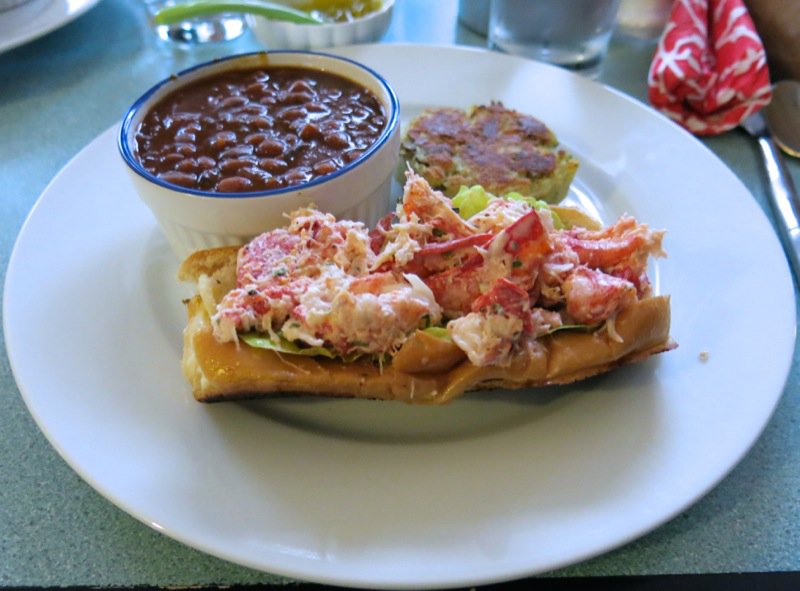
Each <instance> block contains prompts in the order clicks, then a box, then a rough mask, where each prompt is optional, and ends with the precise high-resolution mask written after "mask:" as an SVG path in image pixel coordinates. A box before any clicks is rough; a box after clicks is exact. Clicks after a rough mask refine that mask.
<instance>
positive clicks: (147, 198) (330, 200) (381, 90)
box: [118, 51, 400, 259]
mask: <svg viewBox="0 0 800 591" xmlns="http://www.w3.org/2000/svg"><path fill="white" fill-rule="evenodd" d="M270 66H299V67H304V68H312V69H322V70H325V71H327V72H332V73H336V74H339V75H341V76H343V77H345V78H349V79H350V80H352V81H354V82H357V83H359V84H361V85H363V86H365V87H366V88H367V89H369V90H370V91H372V93H373V94H374V95H375V96H376V97H377V98H378V100H380V102H381V104H382V105H383V106H384V109H385V111H386V126H385V128H384V129H383V132H382V133H381V135H380V136H379V137H378V139H377V140H376V141H375V143H374V144H373V145H372V146H371V147H370V148H369V149H367V150H366V151H365V152H364V154H363V155H362V156H361V157H360V158H358V159H357V160H355V161H353V162H351V163H350V164H348V165H346V166H345V167H343V168H341V169H339V170H338V171H336V172H334V173H332V174H330V175H327V176H324V177H321V178H318V179H314V180H312V181H310V182H307V183H305V184H302V185H296V186H292V187H286V188H282V189H275V190H270V191H259V192H249V193H215V192H211V191H200V190H195V189H185V188H183V187H178V186H176V185H172V184H169V183H166V182H164V181H162V180H160V179H158V178H156V177H155V176H153V175H152V174H150V173H149V172H147V171H146V170H145V169H144V168H143V167H142V165H141V164H140V163H139V161H138V159H137V157H136V151H135V134H136V130H137V128H138V126H139V124H140V122H141V121H142V119H143V118H144V116H145V114H146V113H147V112H148V111H149V109H150V108H151V107H152V106H153V105H155V104H156V103H157V102H158V101H159V100H161V99H162V98H163V97H164V96H166V95H167V94H169V93H171V92H173V91H175V90H176V89H179V88H181V87H183V86H185V85H187V84H189V83H191V82H193V81H196V80H199V79H201V78H205V77H207V76H210V75H214V74H218V73H220V72H223V71H226V70H231V69H250V68H258V67H270ZM399 146H400V125H399V103H398V100H397V96H396V95H395V93H394V91H393V90H392V88H391V87H390V86H389V84H388V83H387V82H386V80H384V79H383V77H381V76H380V74H378V73H377V72H375V71H373V70H371V69H369V68H367V67H366V66H363V65H361V64H359V63H357V62H355V61H353V60H350V59H347V58H341V57H337V56H332V55H327V54H323V53H316V52H307V51H270V52H258V53H250V54H244V55H238V56H232V57H229V58H223V59H219V60H215V61H212V62H208V63H205V64H202V65H199V66H196V67H194V68H191V69H188V70H185V71H183V72H180V73H179V74H177V75H175V76H171V77H169V78H167V79H165V80H164V81H162V82H160V83H159V84H157V85H156V86H154V87H153V88H151V89H150V90H148V91H147V92H146V93H144V94H143V95H142V96H141V97H140V98H139V99H137V100H136V102H134V103H133V105H132V106H131V108H130V109H129V110H128V112H127V113H126V115H125V117H124V119H123V121H122V126H121V129H120V133H119V136H118V147H119V151H120V154H121V156H122V158H123V160H124V161H125V163H126V164H127V170H128V171H129V172H130V176H131V178H132V179H133V183H134V185H135V188H136V191H137V192H138V194H139V197H140V198H141V199H142V201H144V203H145V204H146V205H147V206H148V207H149V208H150V209H151V210H152V212H153V214H154V216H155V218H156V220H157V221H158V223H159V226H160V228H161V230H162V231H163V233H164V235H165V236H166V238H167V240H168V241H169V244H170V246H171V247H172V250H173V251H174V253H175V255H176V256H177V257H178V258H179V259H183V258H185V257H187V256H188V255H189V254H191V253H192V252H195V251H197V250H202V249H205V248H212V247H217V246H226V245H235V244H243V243H245V242H247V241H248V240H250V239H251V238H253V237H254V236H256V235H258V234H260V233H262V232H265V231H267V230H271V229H274V228H276V227H280V226H283V225H285V224H286V217H285V214H287V213H289V212H291V211H293V210H295V209H297V208H299V207H304V206H307V205H309V204H313V205H315V206H316V207H317V208H319V209H320V210H322V211H326V212H330V213H332V214H334V215H335V216H337V217H338V218H347V219H354V220H359V221H363V222H364V223H366V224H368V225H373V224H375V223H376V222H377V220H378V219H379V218H380V217H381V216H383V215H384V214H385V213H387V212H388V211H389V210H390V208H391V206H392V203H391V201H392V198H391V179H392V175H393V172H394V169H395V166H396V163H397V158H398V151H399Z"/></svg>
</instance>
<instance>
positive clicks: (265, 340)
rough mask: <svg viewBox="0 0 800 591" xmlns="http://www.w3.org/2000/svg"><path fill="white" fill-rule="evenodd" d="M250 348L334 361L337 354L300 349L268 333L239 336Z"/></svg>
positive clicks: (313, 349) (290, 342)
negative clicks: (325, 358)
mask: <svg viewBox="0 0 800 591" xmlns="http://www.w3.org/2000/svg"><path fill="white" fill-rule="evenodd" d="M239 338H240V339H242V340H243V341H244V342H245V343H247V344H248V345H249V346H251V347H254V348H256V349H269V350H270V351H275V352H276V353H286V354H288V355H305V356H308V357H327V358H328V359H333V358H334V357H336V354H335V353H334V352H333V351H330V350H328V349H326V348H325V347H299V346H297V345H296V344H295V343H293V342H292V341H290V340H287V339H284V338H283V337H281V336H278V337H277V338H273V337H271V336H270V335H268V334H266V333H261V332H247V333H243V334H240V335H239Z"/></svg>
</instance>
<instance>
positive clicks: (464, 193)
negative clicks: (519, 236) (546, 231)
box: [452, 185, 564, 230]
mask: <svg viewBox="0 0 800 591" xmlns="http://www.w3.org/2000/svg"><path fill="white" fill-rule="evenodd" d="M502 197H503V199H508V200H509V201H523V202H525V203H527V204H528V205H530V206H531V207H532V208H533V209H535V210H536V211H542V210H545V209H546V210H548V211H549V212H550V214H551V215H552V217H553V225H554V226H555V228H556V230H562V229H564V224H563V222H562V221H561V219H560V218H559V217H558V214H557V213H556V212H554V211H553V210H552V209H551V208H550V206H549V205H548V204H547V203H545V202H544V201H541V200H540V199H536V198H534V197H526V196H525V195H522V194H520V193H517V192H516V191H512V192H510V193H506V194H505V195H503V196H502ZM495 198H496V197H495V195H493V194H492V193H489V192H488V191H487V190H486V189H484V188H483V187H482V186H480V185H473V186H471V187H466V186H462V187H461V188H459V189H458V192H457V193H456V194H455V196H454V197H453V199H452V203H453V207H455V208H456V209H457V210H458V214H459V215H460V216H461V217H462V218H463V219H465V220H468V219H469V218H471V217H472V216H474V215H475V214H476V213H480V212H481V211H483V210H484V209H486V206H488V205H489V201H491V200H492V199H495Z"/></svg>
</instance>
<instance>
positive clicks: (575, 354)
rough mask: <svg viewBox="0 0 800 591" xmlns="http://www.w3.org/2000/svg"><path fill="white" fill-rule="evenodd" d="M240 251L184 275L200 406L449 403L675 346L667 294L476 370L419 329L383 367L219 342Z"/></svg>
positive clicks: (189, 359) (565, 379)
mask: <svg viewBox="0 0 800 591" xmlns="http://www.w3.org/2000/svg"><path fill="white" fill-rule="evenodd" d="M236 253H237V249H236V248H232V247H223V248H217V249H211V250H206V251H200V252H197V253H195V254H193V255H192V256H191V257H189V258H188V259H187V260H186V261H184V263H183V264H182V265H181V268H180V270H179V272H178V276H179V278H180V279H182V280H184V281H194V282H196V284H197V286H198V295H195V296H194V297H192V298H191V299H190V300H189V301H188V302H187V303H186V305H187V313H188V325H187V327H186V329H185V331H184V349H183V359H182V367H183V371H184V374H185V375H186V378H187V379H188V380H189V382H190V384H191V386H192V391H193V394H194V397H195V398H196V399H197V400H198V401H201V402H219V401H226V400H241V399H252V398H264V397H268V396H270V395H273V394H278V393H281V394H285V393H297V394H310V395H317V396H337V397H347V398H369V399H381V400H398V401H403V402H407V403H419V404H442V403H446V402H450V401H451V400H453V399H455V398H457V397H459V396H461V395H462V394H464V393H465V392H468V391H472V390H487V389H494V388H505V389H517V388H529V387H536V386H546V385H553V384H566V383H570V382H574V381H577V380H581V379H585V378H588V377H591V376H594V375H598V374H601V373H604V372H607V371H610V370H611V369H614V368H616V367H618V366H620V365H624V364H627V363H632V362H635V361H640V360H643V359H645V358H647V357H649V356H651V355H653V354H656V353H660V352H663V351H668V350H670V349H673V348H675V346H676V345H675V343H674V342H673V341H672V340H671V338H670V336H669V330H670V301H669V297H668V296H655V297H650V298H646V299H643V300H640V301H638V302H637V303H635V304H634V305H632V306H630V307H628V308H626V309H625V310H623V311H622V312H621V313H620V314H619V315H618V316H617V318H616V322H615V332H616V334H617V335H618V338H612V336H611V335H610V334H609V332H608V331H606V330H603V329H601V330H597V331H594V332H572V331H559V332H556V333H554V334H552V335H550V336H547V337H543V338H541V339H539V340H538V341H536V343H535V344H534V345H533V346H531V347H529V348H528V350H525V351H522V352H520V354H518V355H517V356H516V357H515V358H514V359H513V360H512V362H511V364H510V365H509V366H506V367H477V366H474V365H472V364H471V363H470V362H469V361H468V360H466V359H465V358H464V356H463V355H460V354H458V352H454V351H452V350H449V351H448V345H447V344H436V343H431V342H430V341H429V340H428V339H429V338H430V337H429V335H425V333H416V334H415V335H412V337H411V338H410V339H409V340H408V342H407V343H406V344H405V345H404V346H403V348H402V349H401V350H400V352H399V353H398V354H397V356H396V359H398V362H397V363H388V364H384V365H383V366H382V367H381V366H378V365H376V364H374V363H373V362H372V361H370V360H367V359H362V360H357V361H355V362H350V363H344V362H341V361H339V360H336V359H326V358H317V357H304V356H298V355H285V354H279V353H276V352H274V351H268V350H264V349H257V348H252V347H249V346H248V345H245V344H243V343H238V344H237V343H231V342H228V343H220V342H218V341H217V340H216V339H215V338H214V336H213V334H212V329H211V323H210V315H211V314H213V310H214V307H215V305H216V303H217V302H218V301H219V299H220V298H221V297H222V295H224V293H226V291H228V290H229V289H231V288H232V287H233V284H234V283H235V274H236ZM453 347H454V345H453ZM432 360H433V361H432Z"/></svg>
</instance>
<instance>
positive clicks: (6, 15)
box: [0, 0, 100, 52]
mask: <svg viewBox="0 0 800 591" xmlns="http://www.w3.org/2000/svg"><path fill="white" fill-rule="evenodd" d="M99 1H100V0H30V1H29V2H26V3H24V4H21V5H19V6H17V7H15V8H12V9H10V10H5V11H3V12H0V52H2V51H7V50H9V49H12V48H14V47H17V46H19V45H22V44H24V43H28V42H29V41H33V40H34V39H38V38H39V37H41V36H42V35H45V34H47V33H49V32H50V31H53V30H55V29H58V28H59V27H63V26H64V25H66V24H67V23H69V22H70V21H72V20H74V19H76V18H78V17H79V16H80V15H82V14H83V13H84V12H86V11H87V10H89V9H90V8H92V7H93V6H94V5H95V4H97V3H98V2H99Z"/></svg>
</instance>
